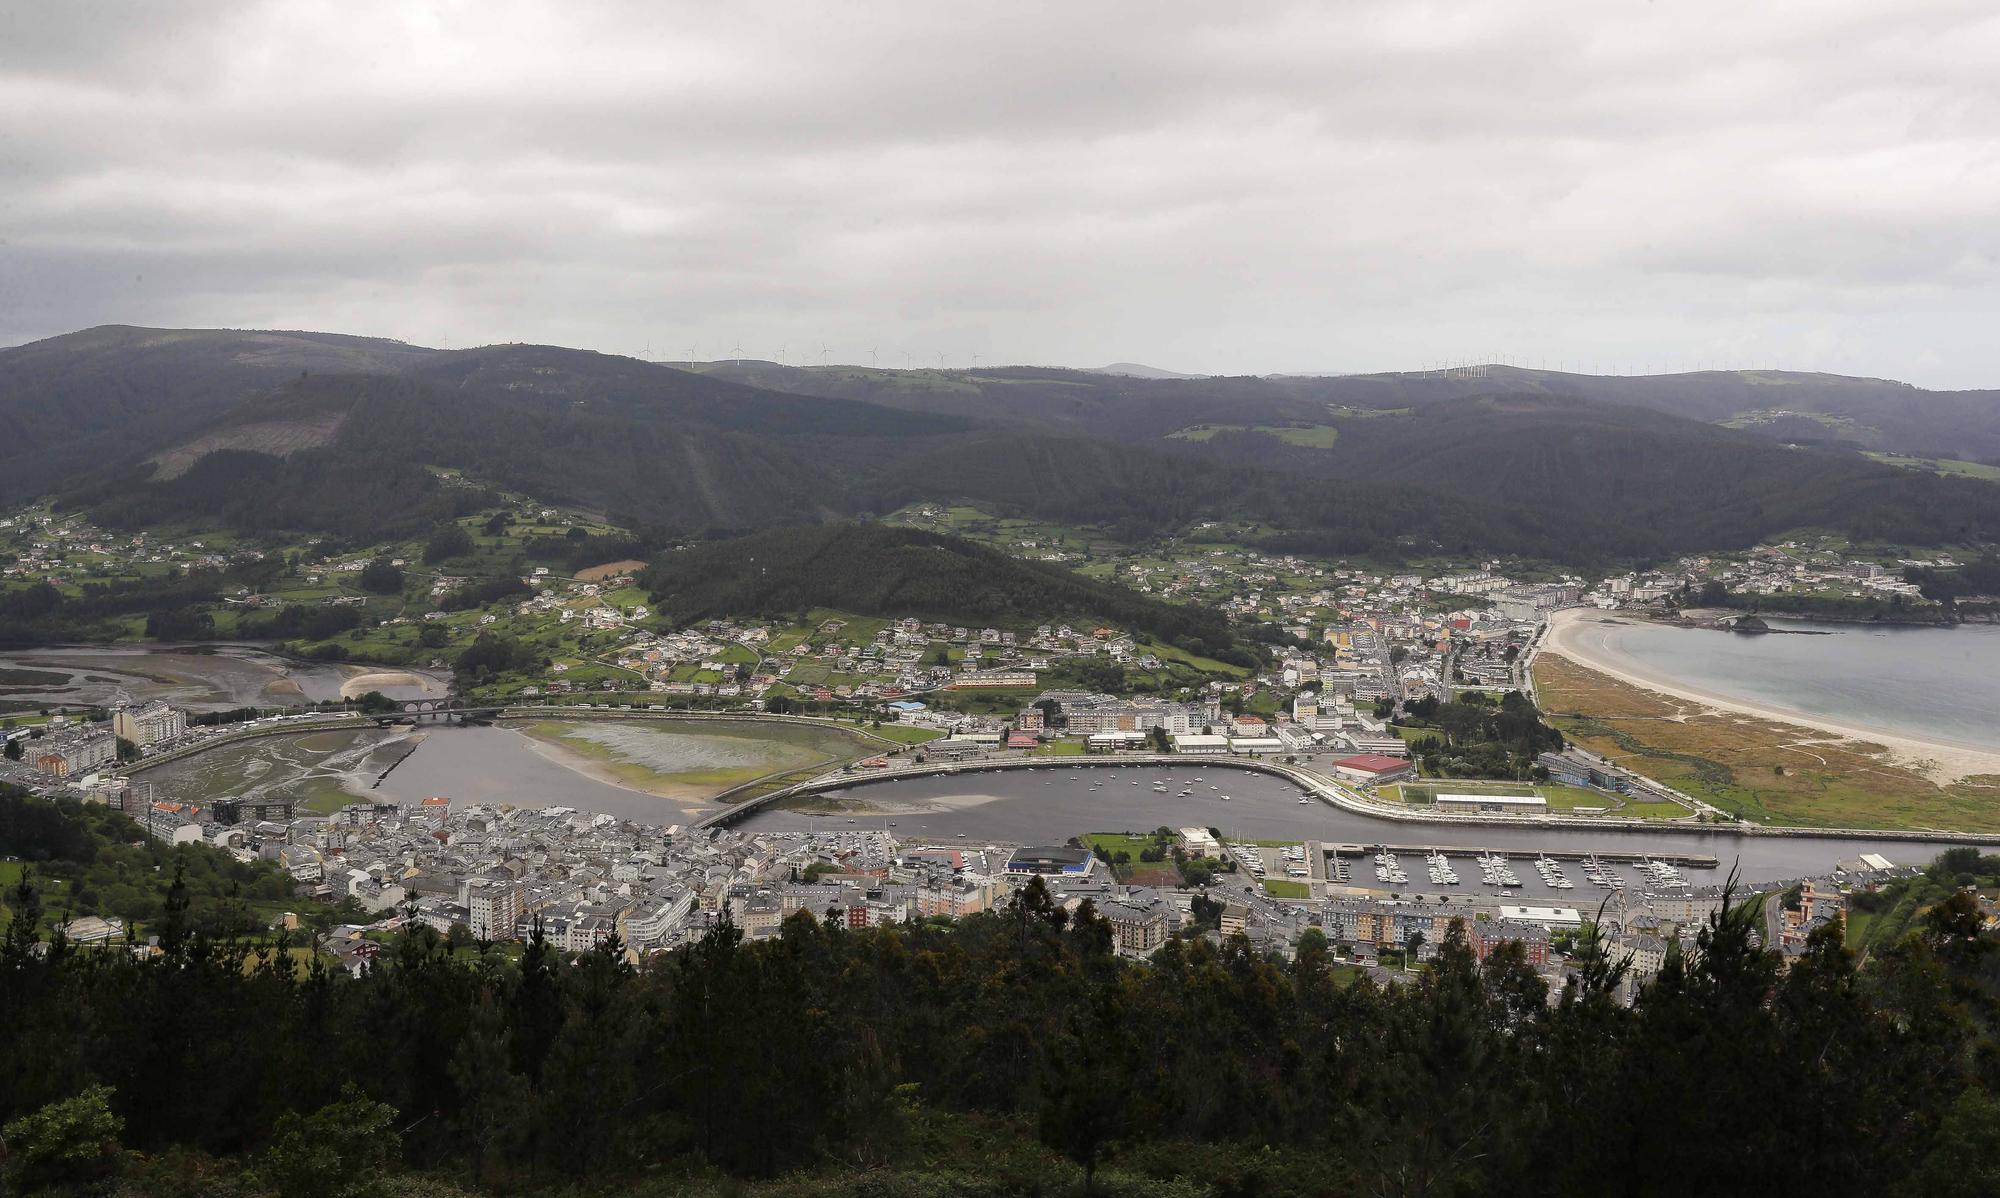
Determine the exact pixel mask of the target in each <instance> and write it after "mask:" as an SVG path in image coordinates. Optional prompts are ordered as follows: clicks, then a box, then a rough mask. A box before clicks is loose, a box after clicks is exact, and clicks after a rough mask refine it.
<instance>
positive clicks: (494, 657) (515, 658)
mask: <svg viewBox="0 0 2000 1198" xmlns="http://www.w3.org/2000/svg"><path fill="white" fill-rule="evenodd" d="M547 664H548V663H547V659H546V658H544V657H543V656H542V654H541V651H540V650H539V649H537V648H536V647H535V646H533V645H530V644H528V643H526V642H524V641H520V640H517V639H515V638H514V637H511V636H502V635H501V634H499V633H495V632H482V633H480V634H479V636H478V637H477V638H476V639H475V640H474V641H473V642H472V643H471V644H470V645H467V646H466V647H465V648H464V649H463V650H461V651H460V653H459V655H458V656H457V657H456V658H454V659H453V660H452V671H453V673H454V674H455V676H456V679H457V681H458V682H459V683H461V684H463V685H470V686H482V685H485V684H486V683H489V682H493V681H496V680H497V679H498V678H499V677H500V676H501V675H502V674H517V673H523V672H525V671H529V670H539V669H543V668H545V667H546V666H547Z"/></svg>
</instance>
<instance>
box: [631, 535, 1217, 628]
mask: <svg viewBox="0 0 2000 1198" xmlns="http://www.w3.org/2000/svg"><path fill="white" fill-rule="evenodd" d="M641 584H642V585H644V586H645V587H647V588H648V589H650V590H651V591H652V595H653V601H654V603H655V604H657V605H658V606H659V608H660V609H661V610H662V611H663V612H665V613H666V614H667V615H668V616H669V617H671V618H672V619H674V620H675V621H677V622H685V621H688V620H697V619H703V618H706V617H710V616H750V615H759V616H775V615H783V614H793V613H799V612H804V611H807V610H809V609H811V608H816V607H824V608H833V609H836V610H839V611H846V612H853V613H854V614H856V615H864V616H914V617H916V618H918V619H921V620H937V621H943V622H946V623H952V624H1007V625H1021V624H1038V623H1049V622H1053V621H1058V620H1067V621H1072V622H1075V621H1083V620H1095V621H1103V622H1105V623H1107V624H1111V625H1115V626H1116V627H1118V628H1121V629H1125V630H1128V631H1131V632H1134V633H1138V634H1140V635H1144V636H1151V637H1154V638H1156V639H1158V640H1160V641H1163V642H1165V643H1167V644H1170V645H1175V646H1178V647H1180V648H1183V649H1186V650H1188V651H1189V652H1191V653H1198V654H1201V655H1203V656H1207V657H1214V658H1217V659H1220V660H1224V661H1235V662H1247V661H1249V660H1251V659H1250V658H1249V657H1248V656H1247V655H1245V654H1244V653H1243V652H1241V651H1240V650H1239V649H1237V648H1236V647H1235V646H1234V643H1233V638H1232V636H1231V634H1230V630H1229V626H1228V624H1227V622H1226V621H1224V620H1223V619H1222V617H1221V616H1219V615H1217V614H1216V613H1214V612H1212V611H1208V610H1205V609H1201V608H1194V607H1182V606H1179V605H1177V604H1171V603H1162V602H1160V601H1159V600H1157V599H1150V598H1147V597H1146V596H1144V595H1141V594H1139V593H1137V592H1136V591H1132V590H1128V589H1127V588H1125V587H1121V586H1117V585H1114V584H1112V583H1105V582H1098V581H1096V580H1094V579H1089V578H1084V577H1082V576H1081V575H1078V574H1075V573H1073V572H1071V571H1069V570H1066V569H1064V568H1062V567H1061V566H1057V565H1053V564H1050V563H1045V562H1030V561H1021V560H1019V559H1016V558H1011V557H1008V556H1006V555H1004V554H1001V553H998V552H995V551H994V550H991V549H987V548H985V547H984V546H981V545H975V544H973V543H972V542H970V541H966V540H962V539H960V538H957V537H947V536H940V535H938V534H936V533H930V532H923V531H921V530H918V529H911V528H894V527H890V526H888V525H882V524H826V525H818V526H814V527H809V528H781V529H773V530H771V531H768V532H761V533H755V534H752V535H750V536H747V537H739V538H736V539H734V540H729V541H718V542H710V543H706V544H701V545H697V546H695V547H693V548H689V549H683V550H680V551H679V552H675V553H668V554H664V555H662V556H660V557H659V559H658V560H657V561H655V563H654V564H653V566H652V568H651V569H649V570H648V571H647V572H646V575H645V577H644V578H643V579H642V580H641Z"/></svg>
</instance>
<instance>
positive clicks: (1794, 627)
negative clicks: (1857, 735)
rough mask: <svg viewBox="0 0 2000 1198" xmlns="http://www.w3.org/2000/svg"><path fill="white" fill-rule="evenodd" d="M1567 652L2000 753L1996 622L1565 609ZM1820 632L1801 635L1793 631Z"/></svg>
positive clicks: (1695, 688)
mask: <svg viewBox="0 0 2000 1198" xmlns="http://www.w3.org/2000/svg"><path fill="white" fill-rule="evenodd" d="M1561 616H1562V617H1569V618H1568V619H1567V620H1566V621H1563V622H1559V624H1558V626H1557V628H1556V630H1555V631H1553V632H1552V633H1551V637H1552V643H1555V642H1557V641H1559V642H1560V644H1561V645H1562V646H1563V650H1564V652H1566V653H1568V654H1569V655H1570V656H1573V657H1577V658H1579V659H1580V660H1583V661H1585V662H1586V663H1587V664H1589V665H1592V666H1594V667H1596V668H1599V669H1602V670H1604V671H1605V672H1606V673H1610V674H1613V675H1620V674H1623V675H1630V676H1632V677H1633V678H1634V679H1635V680H1642V681H1646V682H1653V683H1657V684H1662V685H1664V686H1665V687H1668V688H1674V689H1679V690H1683V691H1687V692H1690V693H1693V694H1697V695H1701V696H1714V697H1717V698H1720V699H1724V700H1732V701H1736V702H1740V703H1745V704H1749V705H1752V706H1755V707H1759V708H1764V709H1768V710H1769V711H1770V712H1771V713H1772V714H1774V715H1778V716H1781V717H1782V716H1784V715H1791V716H1794V717H1796V718H1798V719H1800V720H1801V721H1804V722H1808V723H1811V722H1820V723H1823V724H1830V725H1834V726H1842V727H1854V728H1863V729H1868V730H1875V731H1880V732H1883V733H1886V734H1889V735H1892V736H1901V737H1908V738H1911V739H1914V740H1924V741H1934V742H1938V743H1942V744H1948V745H1964V746H1968V747H1973V748H1979V749H1987V750H1995V751H2000V625H1992V624H1967V625H1963V626H1960V627H1956V628H1896V627H1881V626H1876V625H1868V624H1817V623H1813V624H1808V623H1802V622H1798V621H1792V620H1777V619H1773V620H1770V621H1768V623H1769V624H1770V625H1771V626H1772V627H1773V628H1777V629H1786V630H1791V631H1787V632H1780V633H1776V634H1765V635H1761V636H1760V635H1745V634H1739V633H1733V632H1719V631H1716V630H1713V629H1707V628H1681V627H1675V626H1672V625H1665V624H1653V623H1648V622H1646V621H1642V620H1632V619H1619V618H1615V617H1612V618H1606V617H1601V616H1596V615H1594V614H1589V615H1575V614H1572V613H1568V612H1565V613H1561ZM1800 632H1804V633H1820V634H1824V635H1798V633H1800Z"/></svg>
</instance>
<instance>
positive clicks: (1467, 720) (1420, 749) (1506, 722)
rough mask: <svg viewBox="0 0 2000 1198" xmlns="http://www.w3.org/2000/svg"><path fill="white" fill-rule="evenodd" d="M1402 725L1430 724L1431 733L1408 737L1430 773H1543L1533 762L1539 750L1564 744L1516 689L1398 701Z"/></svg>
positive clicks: (1456, 775)
mask: <svg viewBox="0 0 2000 1198" xmlns="http://www.w3.org/2000/svg"><path fill="white" fill-rule="evenodd" d="M1403 711H1404V713H1405V714H1404V716H1402V717H1400V718H1398V719H1397V721H1396V723H1397V724H1398V725H1399V726H1402V727H1419V728H1427V729H1428V728H1434V729H1436V730H1437V734H1436V735H1428V736H1419V737H1417V738H1416V739H1414V740H1412V741H1410V755H1411V756H1412V757H1414V758H1416V759H1417V760H1418V762H1419V763H1421V764H1422V766H1423V770H1424V773H1425V774H1427V775H1429V776H1431V777H1434V778H1440V777H1442V778H1525V777H1530V776H1536V777H1542V776H1546V775H1547V772H1548V771H1547V770H1545V769H1543V768H1542V767H1540V766H1538V765H1536V764H1535V758H1536V757H1538V756H1540V755H1541V754H1543V753H1553V752H1556V751H1557V750H1560V749H1561V748H1562V747H1563V735H1562V733H1560V732H1558V731H1556V730H1555V728H1553V727H1551V726H1550V725H1549V724H1547V723H1545V722H1544V721H1543V720H1542V713H1541V712H1540V711H1538V710H1536V708H1535V705H1534V703H1533V702H1531V701H1530V700H1529V699H1528V697H1527V696H1526V695H1523V694H1522V693H1521V692H1520V691H1508V692H1507V693H1506V694H1504V695H1502V696H1501V697H1500V700H1499V702H1497V703H1496V702H1494V701H1493V700H1492V699H1491V698H1490V697H1488V696H1487V695H1485V694H1482V693H1480V692H1478V691H1462V692H1460V693H1459V694H1458V695H1457V697H1455V698H1453V699H1451V700H1450V701H1448V702H1441V701H1440V700H1439V699H1438V698H1437V697H1436V696H1435V695H1426V696H1424V697H1423V698H1421V699H1412V700H1410V701H1409V702H1407V703H1405V704H1403Z"/></svg>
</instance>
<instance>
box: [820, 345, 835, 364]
mask: <svg viewBox="0 0 2000 1198" xmlns="http://www.w3.org/2000/svg"><path fill="white" fill-rule="evenodd" d="M832 352H833V348H832V347H831V346H829V345H827V343H826V342H824V341H822V342H820V343H819V364H820V365H821V366H824V365H826V358H827V355H828V354H831V353H832Z"/></svg>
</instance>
